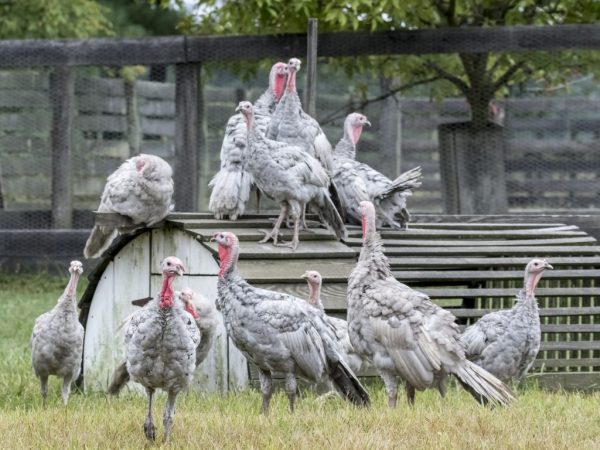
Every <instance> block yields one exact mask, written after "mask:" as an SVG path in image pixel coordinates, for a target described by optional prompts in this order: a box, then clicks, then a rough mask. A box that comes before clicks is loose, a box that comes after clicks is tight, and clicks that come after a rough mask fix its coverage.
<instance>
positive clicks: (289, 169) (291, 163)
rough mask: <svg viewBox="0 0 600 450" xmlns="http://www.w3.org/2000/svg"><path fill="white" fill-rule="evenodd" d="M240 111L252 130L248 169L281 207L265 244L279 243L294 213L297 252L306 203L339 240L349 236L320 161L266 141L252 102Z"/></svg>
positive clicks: (258, 184) (287, 145)
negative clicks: (332, 198) (281, 229)
mask: <svg viewBox="0 0 600 450" xmlns="http://www.w3.org/2000/svg"><path fill="white" fill-rule="evenodd" d="M238 110H239V111H241V113H242V114H243V115H244V117H245V119H246V123H247V127H248V160H247V165H246V168H247V170H248V171H249V172H250V173H251V174H252V175H253V177H254V181H255V183H256V185H257V186H258V187H259V189H260V190H261V191H263V192H265V194H267V195H269V196H270V197H272V198H274V199H275V200H276V201H277V202H278V203H279V204H280V206H281V213H280V215H279V218H278V220H277V222H276V223H275V226H274V227H273V230H272V231H271V233H268V234H267V236H266V237H265V239H264V240H263V241H262V242H266V241H268V240H269V239H273V241H274V242H275V243H276V244H277V239H278V233H279V228H280V226H281V224H282V222H283V220H284V219H285V218H286V217H287V215H288V214H290V215H291V216H292V218H293V219H294V238H293V240H292V243H291V244H290V246H291V247H292V248H294V249H295V248H296V247H297V245H298V242H299V236H298V234H299V222H300V216H301V214H302V211H303V205H306V204H308V205H311V206H312V207H313V209H314V210H315V211H316V212H317V213H318V214H319V216H320V217H321V219H322V220H323V221H324V222H326V223H327V224H329V225H330V226H332V227H333V229H334V231H335V233H336V234H337V235H338V237H343V236H345V234H346V228H345V226H344V223H343V220H342V218H341V217H340V215H339V214H338V212H337V210H336V208H335V206H334V204H333V203H332V201H331V198H330V196H329V192H328V190H327V188H328V186H329V176H328V175H327V172H326V171H325V169H324V168H323V167H322V166H321V164H320V163H319V161H317V160H316V159H315V158H313V157H312V156H310V155H308V154H306V153H304V152H303V151H302V150H301V149H300V148H298V147H295V146H292V145H289V144H286V143H283V142H278V141H272V140H270V139H267V138H265V137H264V136H263V135H262V134H261V133H260V132H259V131H258V130H257V129H256V125H255V120H254V112H253V107H252V104H251V103H250V102H240V104H239V106H238Z"/></svg>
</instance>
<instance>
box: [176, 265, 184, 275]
mask: <svg viewBox="0 0 600 450" xmlns="http://www.w3.org/2000/svg"><path fill="white" fill-rule="evenodd" d="M175 270H176V271H177V275H179V276H181V275H183V274H184V273H185V267H183V266H182V265H181V264H177V266H176V267H175Z"/></svg>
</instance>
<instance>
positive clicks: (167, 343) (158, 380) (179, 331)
mask: <svg viewBox="0 0 600 450" xmlns="http://www.w3.org/2000/svg"><path fill="white" fill-rule="evenodd" d="M161 268H162V274H163V282H162V288H161V291H160V294H159V298H158V307H157V308H154V307H148V308H142V309H140V310H138V311H136V312H135V313H134V315H133V316H132V318H131V321H130V322H129V326H128V327H127V332H126V334H125V342H126V344H127V356H126V358H127V372H128V373H129V375H130V376H131V379H132V380H133V381H136V382H138V383H140V384H141V385H142V386H144V387H145V388H146V392H147V394H148V414H147V416H146V421H145V423H144V433H145V435H146V437H147V438H148V439H149V440H151V441H154V440H155V438H156V431H155V426H154V422H153V420H152V401H153V398H154V392H155V390H156V389H158V388H160V389H162V390H164V391H166V392H167V394H168V398H167V405H166V407H165V412H164V416H163V424H164V427H165V436H164V440H165V442H167V441H168V440H169V438H170V436H171V429H172V427H173V413H174V412H175V400H176V398H177V395H178V394H179V392H181V391H182V390H184V389H187V387H188V386H189V385H190V383H191V382H192V377H193V375H194V369H195V368H196V347H197V346H198V343H199V342H200V332H199V331H198V327H197V326H196V322H195V320H194V317H193V316H192V315H191V314H189V313H188V312H186V311H185V310H184V309H183V308H182V307H181V306H180V305H178V304H176V303H175V300H174V292H173V287H172V285H173V282H174V280H175V278H176V277H177V276H180V275H182V274H183V273H184V267H183V263H182V262H181V261H180V260H179V259H178V258H176V257H174V256H169V257H168V258H166V259H164V260H163V262H162V263H161Z"/></svg>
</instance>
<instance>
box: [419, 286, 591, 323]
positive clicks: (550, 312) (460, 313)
mask: <svg viewBox="0 0 600 450" xmlns="http://www.w3.org/2000/svg"><path fill="white" fill-rule="evenodd" d="M473 290H475V289H473ZM592 290H593V291H595V295H598V294H599V293H600V290H598V289H592ZM423 291H425V289H423ZM536 296H538V295H537V292H536ZM448 310H449V311H450V312H452V314H454V315H455V316H456V317H461V318H467V317H481V316H483V315H485V314H487V313H490V312H493V311H499V310H497V309H467V308H449V309H448ZM598 314H600V307H599V306H582V307H572V308H540V317H564V316H590V315H598Z"/></svg>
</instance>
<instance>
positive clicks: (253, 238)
mask: <svg viewBox="0 0 600 450" xmlns="http://www.w3.org/2000/svg"><path fill="white" fill-rule="evenodd" d="M184 229H186V231H187V232H188V233H192V234H194V235H195V236H197V237H198V239H201V240H202V241H209V240H210V239H211V238H212V237H213V235H214V234H215V233H219V232H221V231H225V228H195V229H189V228H184ZM233 231H234V233H235V235H236V236H237V237H238V239H239V241H240V242H258V241H260V240H261V239H262V238H264V237H265V234H264V233H262V232H261V231H260V229H258V228H236V229H234V230H233ZM280 232H281V235H282V236H283V239H284V240H287V241H290V240H291V239H292V236H293V234H294V230H289V229H287V228H282V229H281V230H280ZM334 239H335V234H334V233H333V231H330V230H327V229H325V228H311V229H310V231H301V232H300V241H301V242H303V241H331V240H334Z"/></svg>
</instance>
